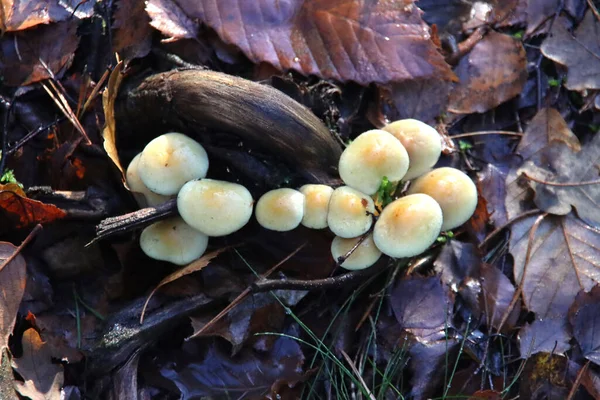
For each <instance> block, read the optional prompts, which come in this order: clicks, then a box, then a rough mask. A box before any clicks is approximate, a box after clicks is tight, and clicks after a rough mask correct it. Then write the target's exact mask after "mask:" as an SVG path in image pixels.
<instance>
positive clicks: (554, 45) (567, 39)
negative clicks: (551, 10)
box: [542, 10, 600, 90]
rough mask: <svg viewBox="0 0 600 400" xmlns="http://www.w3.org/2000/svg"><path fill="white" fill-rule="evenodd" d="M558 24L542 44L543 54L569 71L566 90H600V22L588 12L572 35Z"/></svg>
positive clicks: (562, 24) (558, 22)
mask: <svg viewBox="0 0 600 400" xmlns="http://www.w3.org/2000/svg"><path fill="white" fill-rule="evenodd" d="M562 22H563V21H561V20H558V21H556V23H555V24H554V25H553V27H552V32H550V35H549V36H548V37H547V38H546V40H544V43H542V53H543V54H544V55H545V56H546V57H548V58H549V59H551V60H553V61H556V62H557V63H559V64H562V65H566V66H567V68H568V69H569V72H568V74H567V82H566V84H565V86H566V87H567V89H569V90H586V89H600V40H598V38H599V37H600V21H598V19H597V18H596V17H595V16H594V13H593V12H592V11H591V10H590V11H588V12H587V14H586V15H585V18H584V19H583V22H582V23H581V24H580V25H579V27H577V29H576V30H575V32H574V34H571V33H570V32H569V31H568V30H567V28H565V26H564V23H562Z"/></svg>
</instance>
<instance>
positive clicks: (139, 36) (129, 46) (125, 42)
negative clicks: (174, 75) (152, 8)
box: [112, 0, 152, 60]
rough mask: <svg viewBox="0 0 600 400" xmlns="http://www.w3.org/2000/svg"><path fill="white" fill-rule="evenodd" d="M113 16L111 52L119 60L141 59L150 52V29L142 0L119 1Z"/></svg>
mask: <svg viewBox="0 0 600 400" xmlns="http://www.w3.org/2000/svg"><path fill="white" fill-rule="evenodd" d="M116 3H117V6H116V10H115V12H114V14H113V18H114V21H115V22H114V23H113V24H112V30H113V33H112V45H113V51H115V52H116V53H119V56H120V58H121V59H124V60H132V59H134V58H141V57H144V56H146V55H148V53H149V52H150V47H151V46H152V28H150V18H149V17H148V15H147V14H146V13H145V12H144V1H143V0H119V1H118V2H116Z"/></svg>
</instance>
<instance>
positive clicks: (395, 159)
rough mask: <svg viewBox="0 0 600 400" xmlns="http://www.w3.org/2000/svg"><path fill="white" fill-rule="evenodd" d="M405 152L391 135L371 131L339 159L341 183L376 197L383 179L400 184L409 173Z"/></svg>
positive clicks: (352, 144) (357, 140)
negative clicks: (407, 172)
mask: <svg viewBox="0 0 600 400" xmlns="http://www.w3.org/2000/svg"><path fill="white" fill-rule="evenodd" d="M408 164H409V159H408V153H407V152H406V150H405V149H404V146H402V143H400V141H399V140H398V139H396V138H395V137H394V136H393V135H392V134H391V133H389V132H386V131H382V130H379V129H373V130H370V131H367V132H365V133H363V134H361V135H359V136H358V137H357V138H356V139H355V140H354V141H353V142H352V143H350V144H349V145H348V147H346V149H345V150H344V152H343V153H342V156H341V157H340V163H339V173H340V177H341V178H342V180H343V181H344V183H345V184H346V185H348V186H350V187H352V188H354V189H356V190H360V191H361V192H364V193H366V194H368V195H372V194H375V192H377V189H379V186H380V184H381V179H382V178H383V177H384V176H386V177H387V178H388V179H389V180H390V181H399V180H400V179H402V178H403V177H404V175H405V174H406V171H407V170H408Z"/></svg>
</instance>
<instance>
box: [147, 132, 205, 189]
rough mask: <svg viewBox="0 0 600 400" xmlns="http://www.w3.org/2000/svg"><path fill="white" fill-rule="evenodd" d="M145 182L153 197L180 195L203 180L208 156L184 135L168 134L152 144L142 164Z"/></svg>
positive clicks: (202, 148)
mask: <svg viewBox="0 0 600 400" xmlns="http://www.w3.org/2000/svg"><path fill="white" fill-rule="evenodd" d="M139 163H140V164H139V174H140V178H141V179H142V182H144V184H145V185H146V186H147V187H148V189H150V190H152V191H153V192H154V193H158V194H162V195H165V196H169V195H173V194H177V192H179V190H180V189H181V187H182V186H183V185H184V184H185V183H186V182H189V181H192V180H194V179H200V178H204V177H205V176H206V172H207V171H208V155H207V154H206V151H205V150H204V147H202V145H201V144H200V143H198V142H196V141H195V140H194V139H192V138H190V137H188V136H186V135H184V134H182V133H176V132H171V133H165V134H164V135H161V136H159V137H157V138H155V139H153V140H151V141H150V142H149V143H148V144H147V145H146V147H145V148H144V150H143V151H142V156H141V158H140V161H139Z"/></svg>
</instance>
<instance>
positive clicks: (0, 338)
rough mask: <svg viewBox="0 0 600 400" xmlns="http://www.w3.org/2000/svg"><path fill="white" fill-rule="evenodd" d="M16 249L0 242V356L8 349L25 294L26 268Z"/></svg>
mask: <svg viewBox="0 0 600 400" xmlns="http://www.w3.org/2000/svg"><path fill="white" fill-rule="evenodd" d="M17 249H18V248H17V247H16V246H14V245H12V244H11V243H7V242H0V356H1V354H2V350H3V349H4V348H8V337H9V336H10V335H11V334H12V331H13V327H14V324H15V319H16V318H17V312H18V311H19V304H21V299H22V298H23V293H25V282H26V279H27V277H26V271H27V266H26V264H25V259H24V258H23V256H22V255H20V254H17V255H16V257H15V254H14V253H15V252H16V251H17Z"/></svg>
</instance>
